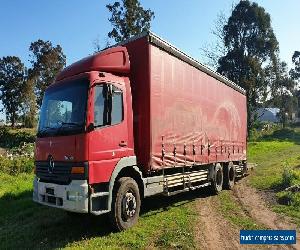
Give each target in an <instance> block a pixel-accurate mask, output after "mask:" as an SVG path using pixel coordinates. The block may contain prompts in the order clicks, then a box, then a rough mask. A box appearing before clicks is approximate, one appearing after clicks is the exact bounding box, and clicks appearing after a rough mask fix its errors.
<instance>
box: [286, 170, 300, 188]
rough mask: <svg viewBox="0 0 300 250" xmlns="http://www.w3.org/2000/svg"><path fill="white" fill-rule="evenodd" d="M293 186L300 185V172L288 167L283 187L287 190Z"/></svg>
mask: <svg viewBox="0 0 300 250" xmlns="http://www.w3.org/2000/svg"><path fill="white" fill-rule="evenodd" d="M293 185H300V171H299V169H298V170H296V169H292V168H290V167H286V168H285V169H284V171H283V173H282V186H283V187H284V188H287V187H290V186H293Z"/></svg>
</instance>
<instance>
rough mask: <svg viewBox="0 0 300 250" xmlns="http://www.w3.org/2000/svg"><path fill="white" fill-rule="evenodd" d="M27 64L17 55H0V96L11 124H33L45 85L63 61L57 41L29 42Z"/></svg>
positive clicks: (64, 59)
mask: <svg viewBox="0 0 300 250" xmlns="http://www.w3.org/2000/svg"><path fill="white" fill-rule="evenodd" d="M29 57H30V68H26V67H25V65H24V63H23V62H22V61H21V59H20V58H19V57H17V56H5V57H2V58H1V59H0V91H1V94H0V97H1V101H2V104H3V106H4V110H5V114H6V120H7V121H9V122H10V123H11V126H12V127H14V126H15V124H16V123H17V122H21V123H23V124H24V126H26V127H34V126H35V125H36V119H37V117H36V114H37V111H38V109H39V108H40V107H41V104H42V99H43V95H44V92H45V89H46V88H47V87H48V86H49V85H50V84H51V83H53V82H54V79H55V76H56V75H57V74H58V72H60V71H61V70H62V69H63V67H64V66H65V65H66V56H65V55H64V53H63V51H62V48H61V46H60V45H56V46H53V45H52V43H51V42H50V41H43V40H40V39H39V40H37V41H35V42H32V43H31V44H30V46H29Z"/></svg>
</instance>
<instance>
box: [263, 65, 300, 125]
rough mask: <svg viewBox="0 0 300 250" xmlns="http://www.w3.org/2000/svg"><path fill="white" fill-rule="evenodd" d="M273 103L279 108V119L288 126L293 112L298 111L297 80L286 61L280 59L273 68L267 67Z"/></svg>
mask: <svg viewBox="0 0 300 250" xmlns="http://www.w3.org/2000/svg"><path fill="white" fill-rule="evenodd" d="M267 72H268V74H267V75H268V78H269V81H270V83H269V87H270V94H271V102H269V103H272V105H274V106H275V107H277V108H279V109H280V111H279V114H278V117H279V120H280V122H281V123H282V124H283V126H284V127H285V126H286V123H287V121H288V120H291V118H292V113H295V112H296V109H297V105H298V100H297V96H296V91H295V87H296V82H295V81H294V80H293V79H292V78H291V77H290V76H289V73H288V67H287V64H286V63H285V62H280V61H279V59H278V60H277V61H275V62H274V64H273V65H272V67H271V68H269V69H267Z"/></svg>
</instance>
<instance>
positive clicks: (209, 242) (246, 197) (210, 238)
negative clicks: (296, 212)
mask: <svg viewBox="0 0 300 250" xmlns="http://www.w3.org/2000/svg"><path fill="white" fill-rule="evenodd" d="M232 197H233V199H234V200H235V201H236V202H237V203H238V204H239V205H240V206H241V208H242V210H243V211H244V212H245V213H246V214H247V216H249V217H251V218H252V219H253V220H255V221H256V222H257V223H258V224H260V225H263V226H264V227H266V228H268V229H296V225H294V224H292V223H291V222H290V221H289V220H288V219H287V218H285V217H282V216H279V215H278V214H276V213H275V212H273V211H272V210H271V209H270V208H269V207H268V204H267V203H266V202H265V200H264V199H263V196H262V194H261V193H259V191H257V190H256V189H254V188H251V187H249V185H247V178H245V179H243V180H241V181H239V182H238V183H237V185H236V186H235V188H234V189H233V191H232ZM218 203H219V201H218V197H217V196H210V197H207V198H203V199H199V200H197V210H198V212H199V220H198V222H197V226H196V227H197V228H196V240H197V245H198V246H199V249H214V250H217V249H258V248H260V249H261V248H267V249H300V237H299V231H298V235H297V245H294V246H283V245H279V246H276V245H273V246H262V245H260V246H257V245H256V246H255V245H254V246H251V245H248V246H242V245H240V244H239V230H240V228H238V227H236V226H235V225H233V224H231V223H230V222H229V221H228V220H226V219H225V218H224V217H223V216H222V215H221V214H220V212H219V211H218V205H219V204H218Z"/></svg>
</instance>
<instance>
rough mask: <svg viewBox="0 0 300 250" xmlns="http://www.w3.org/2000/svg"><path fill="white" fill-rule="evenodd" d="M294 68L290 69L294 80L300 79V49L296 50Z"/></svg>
mask: <svg viewBox="0 0 300 250" xmlns="http://www.w3.org/2000/svg"><path fill="white" fill-rule="evenodd" d="M292 61H293V63H294V66H295V67H294V68H293V69H291V70H290V75H291V77H292V78H293V79H294V80H300V51H295V52H294V55H293V57H292Z"/></svg>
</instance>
